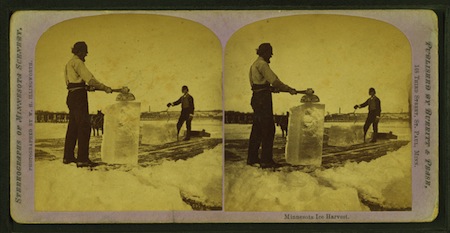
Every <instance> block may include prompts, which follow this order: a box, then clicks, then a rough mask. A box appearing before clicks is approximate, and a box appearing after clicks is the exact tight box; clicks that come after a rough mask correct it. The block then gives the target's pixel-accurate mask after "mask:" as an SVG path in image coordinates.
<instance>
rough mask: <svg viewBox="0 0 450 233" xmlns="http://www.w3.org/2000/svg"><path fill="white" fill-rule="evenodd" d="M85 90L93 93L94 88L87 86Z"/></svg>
mask: <svg viewBox="0 0 450 233" xmlns="http://www.w3.org/2000/svg"><path fill="white" fill-rule="evenodd" d="M87 90H88V91H95V87H94V86H87Z"/></svg>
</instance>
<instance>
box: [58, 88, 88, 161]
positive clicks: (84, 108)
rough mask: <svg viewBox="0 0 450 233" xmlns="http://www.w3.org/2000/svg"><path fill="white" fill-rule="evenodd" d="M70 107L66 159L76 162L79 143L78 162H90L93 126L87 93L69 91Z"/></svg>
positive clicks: (68, 104) (68, 100) (79, 90)
mask: <svg viewBox="0 0 450 233" xmlns="http://www.w3.org/2000/svg"><path fill="white" fill-rule="evenodd" d="M67 106H68V107H69V125H68V126H67V133H66V142H65V145H64V159H65V160H66V161H75V157H74V150H75V145H76V144H77V141H78V156H77V159H76V161H77V162H87V161H89V139H90V136H91V124H90V117H89V110H88V99H87V91H86V90H85V89H78V90H74V91H69V93H68V95H67Z"/></svg>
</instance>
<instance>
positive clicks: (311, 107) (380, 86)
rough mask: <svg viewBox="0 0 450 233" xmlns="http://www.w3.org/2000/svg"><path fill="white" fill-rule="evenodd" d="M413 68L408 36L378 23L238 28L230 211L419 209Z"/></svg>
mask: <svg viewBox="0 0 450 233" xmlns="http://www.w3.org/2000/svg"><path fill="white" fill-rule="evenodd" d="M411 66H412V65H411V47H410V44H409V42H408V39H407V38H406V36H405V35H404V34H403V33H402V32H401V31H400V30H398V29H397V28H396V27H394V26H393V25H391V24H388V23H385V22H382V21H379V20H374V19H369V18H363V17H354V16H345V15H321V14H313V15H299V16H286V17H278V18H269V19H266V20H261V21H257V22H254V23H252V24H249V25H246V26H245V27H243V28H241V29H240V30H239V31H237V32H236V33H235V34H234V35H233V36H232V37H231V38H230V40H229V42H228V44H227V47H226V52H225V67H224V98H225V100H224V106H225V128H224V131H225V210H226V211H411V207H412V187H411V180H412V176H411V164H412V163H411V124H410V120H411V118H410V115H411V111H410V110H411V109H410V107H409V106H410V103H411ZM337 217H338V218H340V217H341V216H337Z"/></svg>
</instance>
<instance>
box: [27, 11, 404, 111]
mask: <svg viewBox="0 0 450 233" xmlns="http://www.w3.org/2000/svg"><path fill="white" fill-rule="evenodd" d="M223 23H224V25H225V24H226V22H223ZM225 28H226V27H225ZM216 30H217V29H216ZM224 30H225V29H224ZM77 41H85V42H86V43H87V44H88V47H89V54H88V56H87V57H86V66H87V67H88V68H89V69H90V70H91V72H92V73H93V74H94V76H95V77H96V78H97V79H98V80H100V81H102V82H104V83H105V84H106V85H109V86H111V87H113V88H120V87H121V86H128V87H129V88H130V89H131V92H132V93H133V94H134V95H135V96H136V99H137V100H136V101H140V102H141V103H142V105H141V106H142V107H141V110H142V111H148V109H149V107H150V108H151V110H152V111H161V110H165V109H166V107H165V105H166V103H167V102H171V101H174V100H176V99H177V98H178V97H179V96H180V95H181V90H180V89H181V86H182V85H188V86H189V88H190V92H191V94H192V95H193V96H194V98H195V104H196V109H198V110H213V109H221V108H222V86H221V85H222V47H221V44H220V41H219V40H218V39H217V37H216V35H215V34H214V33H213V32H211V31H210V30H209V29H208V28H206V27H204V26H202V25H201V24H199V23H195V22H192V21H189V20H185V19H181V18H175V17H170V16H158V15H137V14H114V15H101V16H92V17H82V18H77V19H72V20H68V21H64V22H61V23H59V24H56V25H54V26H53V27H51V28H49V30H48V31H46V32H45V33H44V34H43V35H42V37H41V38H40V40H39V42H38V44H37V46H36V64H35V68H36V70H35V78H36V79H35V83H36V84H35V85H36V86H35V90H36V99H35V100H36V103H35V104H36V110H48V111H67V107H66V105H65V99H66V96H67V90H66V87H65V83H64V73H63V71H64V67H65V64H66V63H67V61H68V60H69V59H71V57H72V56H73V55H72V53H71V48H72V46H73V44H74V43H75V42H77ZM263 42H270V43H271V44H272V46H273V47H274V56H273V57H272V59H271V64H270V66H271V68H272V69H273V70H274V71H275V73H276V74H277V75H278V76H279V77H280V79H281V80H282V81H283V82H285V83H287V84H288V85H290V86H292V87H294V88H296V89H305V88H307V87H311V88H313V89H314V90H315V91H316V94H317V95H318V96H319V97H320V99H321V102H322V103H324V104H325V106H326V111H327V112H330V113H335V112H338V111H339V108H341V111H342V112H344V113H345V112H352V111H353V105H355V104H360V103H362V102H364V101H365V100H366V99H367V98H368V97H369V96H368V89H369V88H370V87H374V88H376V90H377V95H378V97H379V98H380V99H381V103H382V109H383V112H400V111H404V112H407V111H408V106H409V105H408V96H409V93H410V89H411V84H410V83H411V51H410V45H409V43H408V41H407V39H406V37H405V36H404V35H403V34H402V33H401V32H400V31H399V30H398V29H397V28H395V27H393V26H392V25H390V24H387V23H384V22H381V21H376V20H372V19H367V18H359V17H352V16H337V15H299V16H285V17H280V18H272V19H269V20H262V21H259V22H256V23H252V24H249V25H247V26H244V27H242V28H241V29H239V30H238V31H236V32H235V33H234V34H233V36H232V37H231V38H230V39H229V40H228V41H227V43H226V47H225V53H224V59H225V61H224V69H223V71H224V76H223V83H224V87H223V88H224V93H223V94H224V104H225V110H236V111H244V112H251V111H252V109H251V107H250V98H251V91H250V87H249V82H248V71H249V67H250V65H251V64H252V63H253V61H254V60H255V59H256V58H257V55H256V53H255V49H256V48H257V47H258V45H259V44H260V43H263ZM116 96H117V94H109V95H107V94H105V93H103V92H100V93H90V94H89V106H90V112H96V111H97V110H100V109H102V108H104V107H105V106H106V105H109V104H112V103H114V102H115V98H116ZM300 98H301V96H300V95H297V96H291V95H289V94H286V93H281V94H275V95H274V97H273V100H274V111H275V113H278V114H280V113H282V112H285V111H287V110H288V109H289V108H291V107H293V106H296V105H298V104H300ZM173 110H177V111H178V110H179V108H178V107H177V108H174V109H173ZM358 111H361V112H365V111H366V110H358Z"/></svg>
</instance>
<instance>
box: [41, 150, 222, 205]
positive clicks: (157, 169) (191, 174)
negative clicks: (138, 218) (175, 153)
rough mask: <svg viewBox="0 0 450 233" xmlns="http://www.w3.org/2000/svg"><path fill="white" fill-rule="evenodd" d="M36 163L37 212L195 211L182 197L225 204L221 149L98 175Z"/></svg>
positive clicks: (57, 164) (72, 167)
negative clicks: (154, 164) (223, 201)
mask: <svg viewBox="0 0 450 233" xmlns="http://www.w3.org/2000/svg"><path fill="white" fill-rule="evenodd" d="M60 161H61V160H60V159H57V160H52V161H48V160H42V161H37V162H36V163H35V194H36V196H35V207H36V210H37V211H119V210H129V211H131V210H191V209H192V208H191V206H190V205H188V204H187V203H186V202H183V197H188V198H189V199H191V200H193V201H196V202H201V203H203V204H205V205H208V206H221V205H222V145H221V144H220V145H218V146H217V147H215V148H214V149H211V150H207V151H205V152H204V153H202V154H200V155H197V156H195V157H193V158H190V159H187V160H178V161H165V162H163V163H162V164H161V165H157V166H151V167H150V166H149V167H140V166H123V167H121V168H119V169H116V170H108V171H102V170H94V171H90V170H88V169H87V168H77V167H76V166H75V165H74V164H73V165H64V164H63V163H61V162H60Z"/></svg>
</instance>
